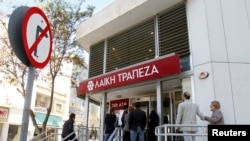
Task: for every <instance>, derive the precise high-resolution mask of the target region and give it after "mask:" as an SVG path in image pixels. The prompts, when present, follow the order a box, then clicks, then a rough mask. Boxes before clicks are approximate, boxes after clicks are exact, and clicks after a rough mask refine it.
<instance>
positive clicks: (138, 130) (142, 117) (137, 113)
mask: <svg viewBox="0 0 250 141" xmlns="http://www.w3.org/2000/svg"><path fill="white" fill-rule="evenodd" d="M145 126H146V113H145V112H144V111H142V110H141V109H140V103H139V102H137V103H135V110H133V111H131V113H130V114H129V129H130V139H131V141H136V138H137V136H138V137H139V141H144V128H145Z"/></svg>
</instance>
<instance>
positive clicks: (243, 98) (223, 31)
mask: <svg viewBox="0 0 250 141" xmlns="http://www.w3.org/2000/svg"><path fill="white" fill-rule="evenodd" d="M187 16H188V28H189V35H190V36H189V37H190V46H191V55H192V62H193V70H194V86H195V94H196V96H195V97H196V102H197V103H199V104H200V105H201V110H202V111H204V113H205V114H206V115H210V111H209V105H210V101H212V100H219V101H220V102H221V106H222V108H221V109H222V111H223V113H224V116H225V121H226V123H228V124H230V123H236V124H249V123H250V122H249V119H250V113H249V112H246V111H245V108H246V107H247V105H249V104H248V103H249V102H248V101H247V100H248V99H250V95H249V94H248V93H249V91H250V87H249V86H250V76H249V72H250V55H249V53H250V24H249V22H250V1H247V0H188V1H187ZM201 71H207V72H209V77H208V78H207V79H199V78H198V75H199V73H200V72H201Z"/></svg>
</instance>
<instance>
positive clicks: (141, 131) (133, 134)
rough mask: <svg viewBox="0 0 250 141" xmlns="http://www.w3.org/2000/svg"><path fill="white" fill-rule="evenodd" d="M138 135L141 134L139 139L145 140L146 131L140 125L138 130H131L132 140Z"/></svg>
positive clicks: (140, 140)
mask: <svg viewBox="0 0 250 141" xmlns="http://www.w3.org/2000/svg"><path fill="white" fill-rule="evenodd" d="M137 135H138V136H139V141H144V131H143V130H142V129H141V128H140V127H139V126H138V127H137V131H134V130H130V140H131V141H136V138H137Z"/></svg>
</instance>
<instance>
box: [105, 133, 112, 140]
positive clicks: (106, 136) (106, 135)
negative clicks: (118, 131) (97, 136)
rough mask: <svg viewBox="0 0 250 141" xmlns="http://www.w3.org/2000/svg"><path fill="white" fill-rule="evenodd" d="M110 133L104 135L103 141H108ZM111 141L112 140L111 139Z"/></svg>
mask: <svg viewBox="0 0 250 141" xmlns="http://www.w3.org/2000/svg"><path fill="white" fill-rule="evenodd" d="M111 134H112V133H105V135H104V141H108V140H109V137H110V136H111ZM111 141H112V139H111Z"/></svg>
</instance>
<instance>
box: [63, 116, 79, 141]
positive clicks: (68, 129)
mask: <svg viewBox="0 0 250 141" xmlns="http://www.w3.org/2000/svg"><path fill="white" fill-rule="evenodd" d="M75 117H76V115H75V114H74V113H71V114H70V116H69V119H68V120H67V121H66V122H65V123H64V125H63V130H62V138H63V139H64V138H65V137H67V136H68V135H69V134H71V133H72V134H71V135H70V136H69V137H67V139H64V141H68V140H72V139H74V138H75V136H76V134H75V133H74V122H75ZM74 141H77V140H76V139H75V140H74Z"/></svg>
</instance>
